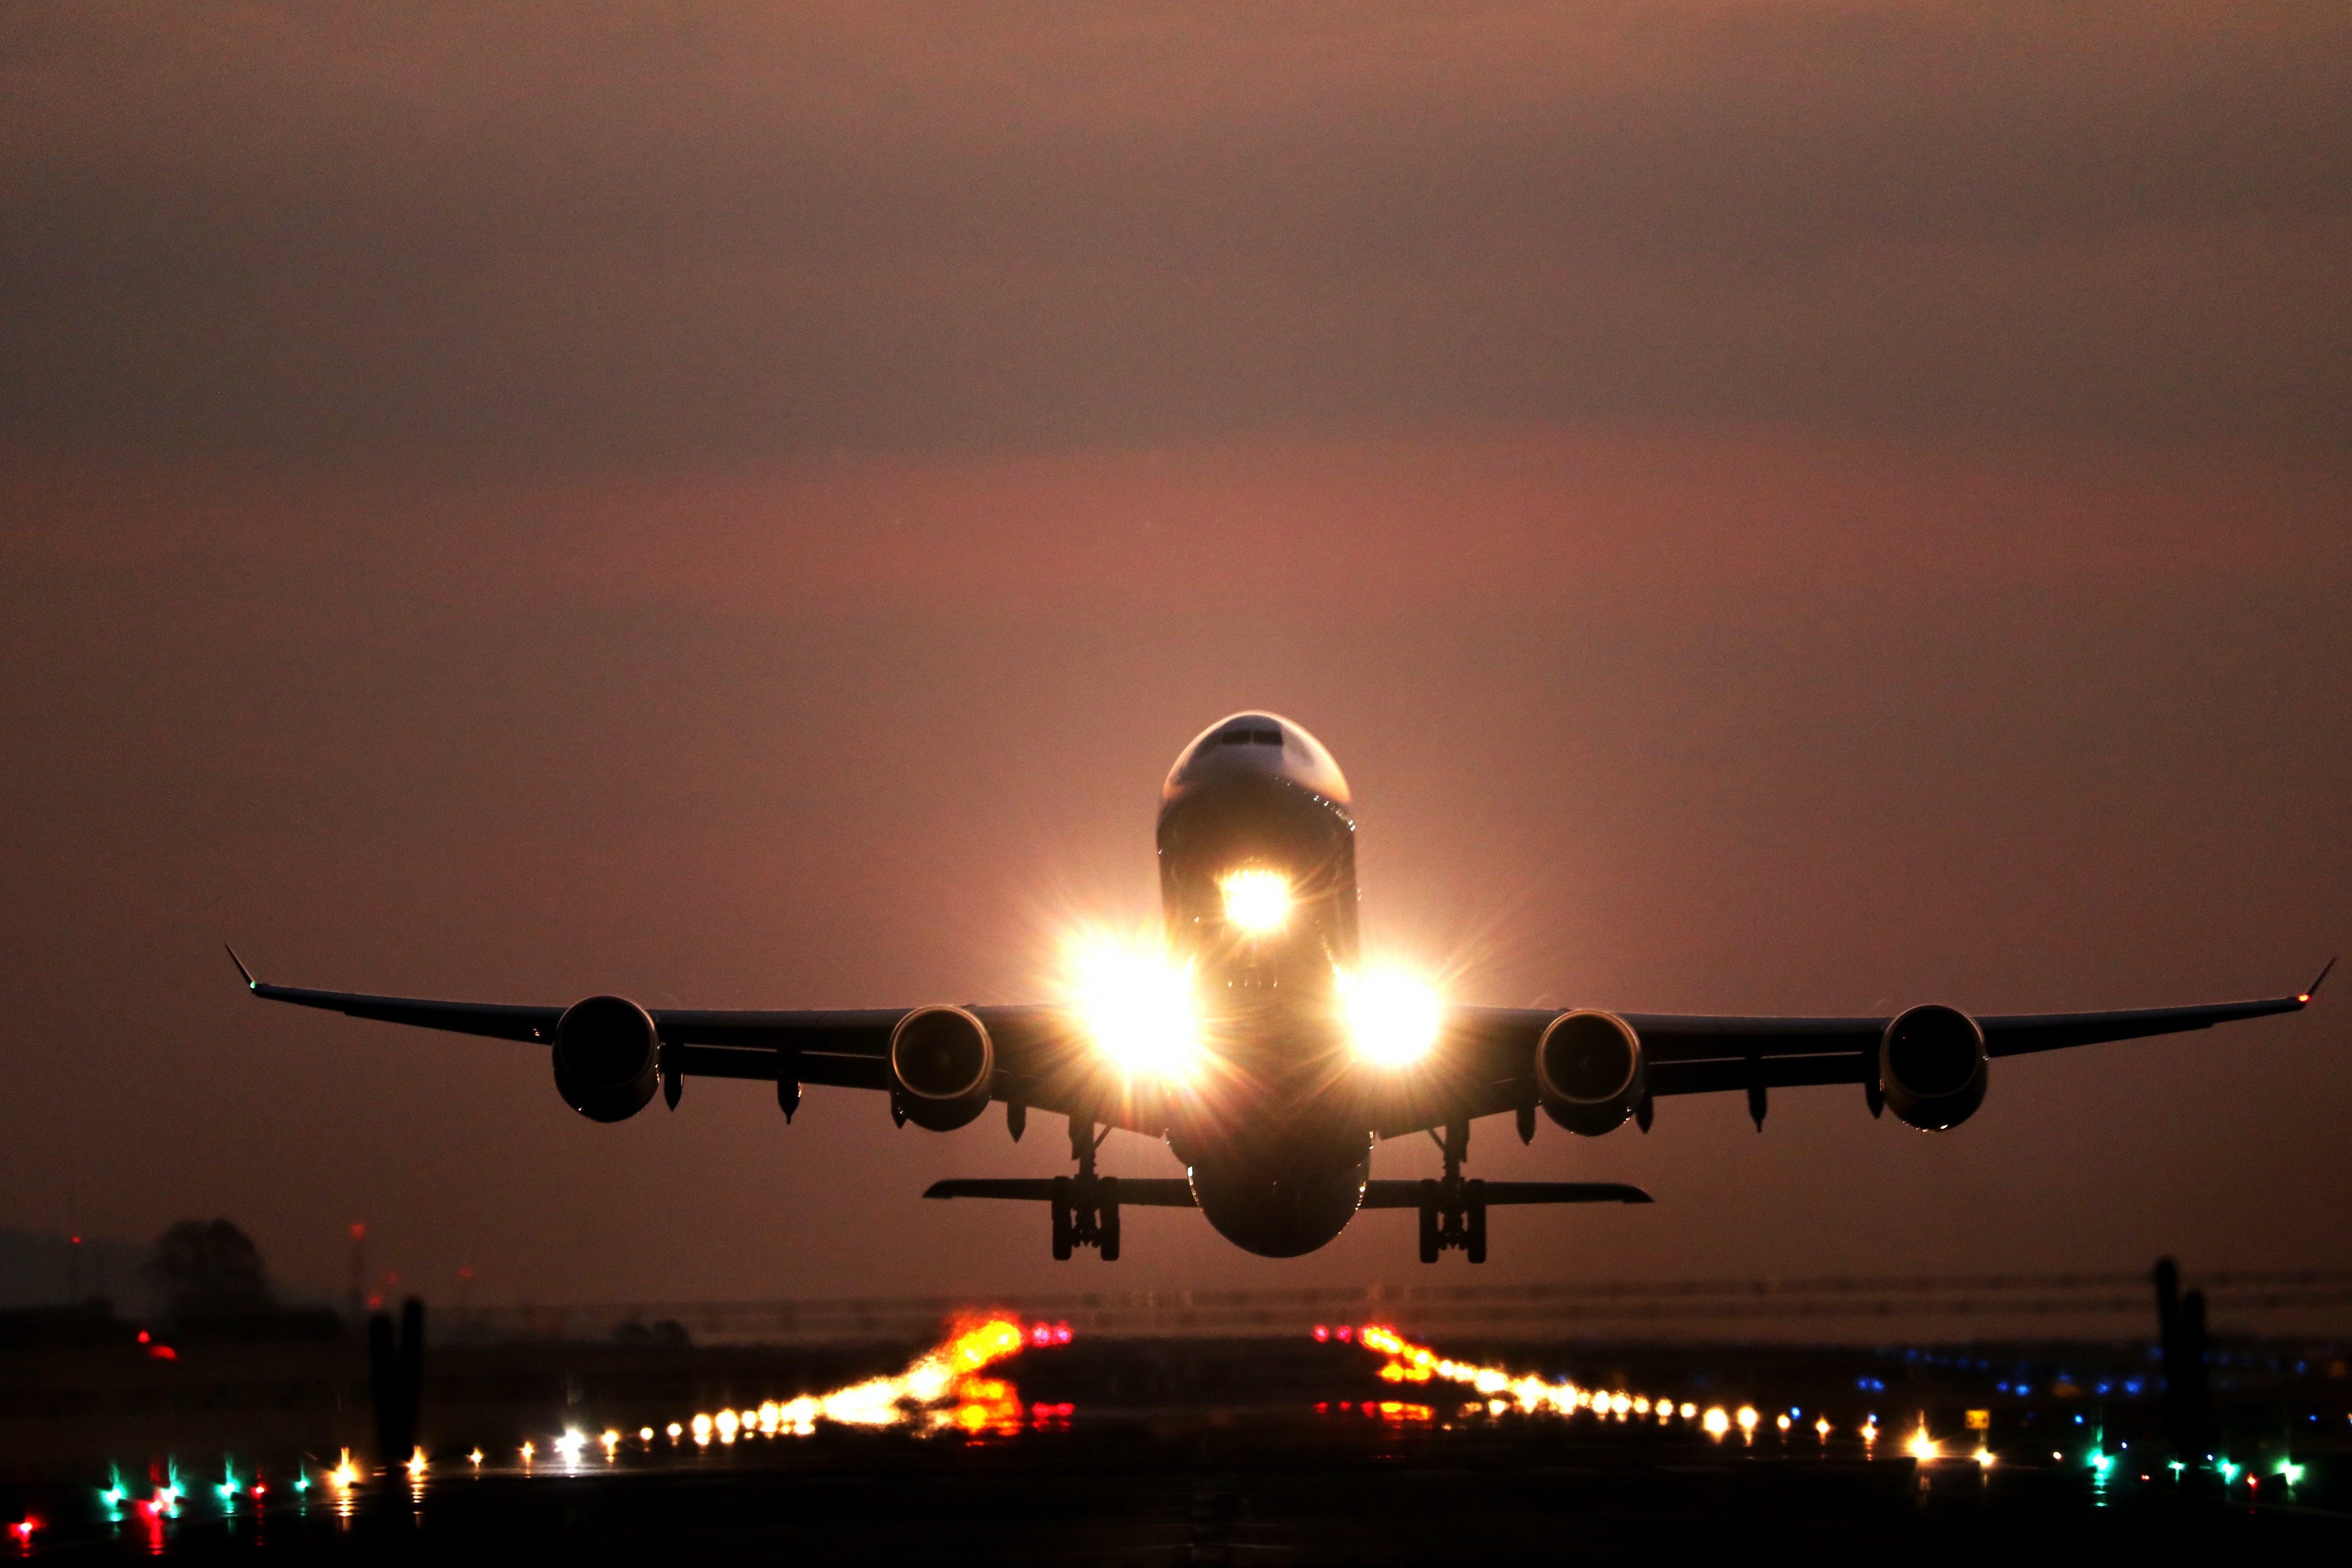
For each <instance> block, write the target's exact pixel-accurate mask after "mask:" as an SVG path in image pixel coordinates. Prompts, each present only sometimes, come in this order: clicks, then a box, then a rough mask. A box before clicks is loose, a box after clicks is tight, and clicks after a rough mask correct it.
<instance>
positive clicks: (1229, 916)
mask: <svg viewBox="0 0 2352 1568" xmlns="http://www.w3.org/2000/svg"><path fill="white" fill-rule="evenodd" d="M1217 890H1218V891H1219V892H1222V893H1223V894H1224V896H1225V923H1226V924H1228V925H1230V926H1232V927H1233V928H1234V930H1235V931H1240V932H1241V933H1242V934H1243V935H1244V936H1253V937H1256V936H1273V935H1274V934H1276V932H1278V931H1281V930H1282V928H1283V927H1284V926H1286V925H1287V924H1289V923H1290V879H1289V878H1287V877H1286V876H1284V875H1283V874H1282V873H1281V872H1279V871H1271V870H1267V869H1266V868H1264V867H1259V866H1251V867H1245V868H1243V869H1241V870H1239V871H1233V872H1228V873H1227V874H1226V875H1225V876H1224V877H1223V878H1222V879H1219V881H1218V883H1217Z"/></svg>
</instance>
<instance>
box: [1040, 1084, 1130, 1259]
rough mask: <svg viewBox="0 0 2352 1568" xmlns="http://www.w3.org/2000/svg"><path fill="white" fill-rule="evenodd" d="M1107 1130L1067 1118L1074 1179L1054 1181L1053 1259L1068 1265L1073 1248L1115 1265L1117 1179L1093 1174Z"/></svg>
mask: <svg viewBox="0 0 2352 1568" xmlns="http://www.w3.org/2000/svg"><path fill="white" fill-rule="evenodd" d="M1109 1136H1110V1129H1109V1128H1108V1127H1105V1128H1104V1129H1103V1130H1102V1131H1100V1132H1097V1131H1095V1124H1094V1120H1093V1119H1092V1118H1091V1117H1089V1118H1087V1120H1085V1121H1080V1120H1079V1119H1078V1118H1076V1117H1075V1116H1073V1117H1072V1118H1070V1158H1071V1159H1073V1160H1076V1162H1077V1163H1078V1173H1077V1174H1076V1175H1075V1176H1056V1177H1055V1178H1054V1196H1053V1202H1052V1207H1053V1210H1054V1258H1055V1261H1056V1262H1064V1263H1066V1262H1067V1261H1069V1257H1070V1251H1071V1249H1072V1248H1073V1247H1093V1248H1094V1249H1095V1250H1096V1251H1097V1252H1099V1253H1101V1254H1102V1260H1103V1261H1104V1262H1105V1263H1116V1262H1118V1177H1117V1176H1097V1175H1096V1174H1095V1151H1096V1150H1097V1149H1099V1148H1101V1147H1102V1144H1103V1140H1104V1139H1106V1138H1108V1137H1109Z"/></svg>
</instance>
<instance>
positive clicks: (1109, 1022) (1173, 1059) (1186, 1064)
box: [1064, 931, 1201, 1084]
mask: <svg viewBox="0 0 2352 1568" xmlns="http://www.w3.org/2000/svg"><path fill="white" fill-rule="evenodd" d="M1064 969H1065V973H1066V982H1065V983H1066V989H1067V993H1068V995H1069V998H1070V1002H1071V1005H1073V1006H1074V1007H1075V1008H1076V1011H1077V1014H1078V1016H1079V1018H1080V1020H1081V1021H1082V1023H1083V1024H1084V1026H1085V1027H1086V1030H1087V1036H1088V1037H1090V1038H1091V1039H1092V1040H1093V1041H1094V1044H1095V1047H1096V1049H1097V1050H1099V1051H1100V1052H1102V1054H1103V1055H1104V1056H1105V1057H1106V1058H1108V1059H1109V1060H1110V1062H1111V1063H1112V1065H1114V1066H1115V1067H1117V1068H1118V1071H1119V1073H1120V1074H1121V1076H1123V1077H1125V1078H1127V1079H1130V1080H1134V1079H1149V1080H1153V1081H1157V1082H1160V1083H1176V1084H1181V1083H1189V1082H1191V1081H1192V1079H1195V1078H1196V1077H1197V1076H1198V1075H1199V1072H1200V1068H1201V1026H1200V1020H1199V1017H1198V1016H1197V1015H1196V1014H1195V1012H1194V1010H1193V1005H1192V971H1191V970H1190V969H1188V968H1186V967H1185V966H1183V965H1181V964H1179V963H1175V962H1174V961H1173V960H1172V959H1171V958H1170V957H1169V955H1168V953H1167V951H1166V949H1165V948H1164V947H1163V946H1161V945H1160V943H1158V942H1150V941H1143V940H1135V941H1122V940H1120V939H1119V938H1118V937H1116V936H1113V935H1111V934H1109V933H1108V932H1101V931H1094V932H1087V933H1084V934H1081V935H1079V936H1077V937H1076V938H1073V939H1072V940H1071V942H1070V943H1069V946H1068V949H1067V951H1066V953H1065V957H1064Z"/></svg>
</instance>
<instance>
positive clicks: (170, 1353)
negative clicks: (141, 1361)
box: [140, 1334, 180, 1361]
mask: <svg viewBox="0 0 2352 1568" xmlns="http://www.w3.org/2000/svg"><path fill="white" fill-rule="evenodd" d="M140 1337H141V1338H142V1339H143V1338H145V1337H146V1336H145V1335H143V1334H142V1335H141V1336H140ZM147 1354H148V1357H149V1358H150V1359H151V1360H153V1361H177V1360H179V1359H180V1352H178V1351H175V1350H173V1348H172V1347H171V1346H169V1345H149V1346H148V1347H147Z"/></svg>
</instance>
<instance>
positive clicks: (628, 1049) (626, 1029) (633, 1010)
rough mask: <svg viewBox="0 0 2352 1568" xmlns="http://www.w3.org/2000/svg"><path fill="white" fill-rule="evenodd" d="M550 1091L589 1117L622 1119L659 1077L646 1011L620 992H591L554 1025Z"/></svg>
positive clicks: (656, 1043) (641, 1103)
mask: <svg viewBox="0 0 2352 1568" xmlns="http://www.w3.org/2000/svg"><path fill="white" fill-rule="evenodd" d="M553 1054H554V1057H555V1092H556V1093H558V1094H560V1095H562V1097H563V1103H564V1104H566V1105H568V1106H570V1107H571V1108H572V1110H576V1111H578V1112H579V1113H580V1114H581V1115H583V1116H585V1117H587V1118H588V1119H589V1120H590V1121H627V1120H628V1119H629V1118H630V1117H632V1116H635V1114H636V1113H637V1112H638V1111H640V1110H644V1109H645V1108H646V1101H647V1100H651V1099H653V1097H654V1089H655V1088H656V1085H657V1084H658V1083H659V1082H660V1079H661V1072H660V1067H661V1036H660V1033H659V1032H658V1031H657V1030H656V1029H655V1027H654V1021H653V1019H651V1018H650V1017H647V1016H646V1010H645V1009H644V1008H643V1007H640V1006H638V1005H636V1004H635V1002H632V1001H629V1000H628V999H627V998H625V997H622V996H591V997H589V998H588V999H587V1000H586V1001H584V1002H574V1003H573V1004H572V1005H571V1006H569V1007H566V1008H565V1009H564V1010H563V1016H562V1017H561V1018H559V1019H558V1020H556V1025H555V1050H554V1053H553Z"/></svg>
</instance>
